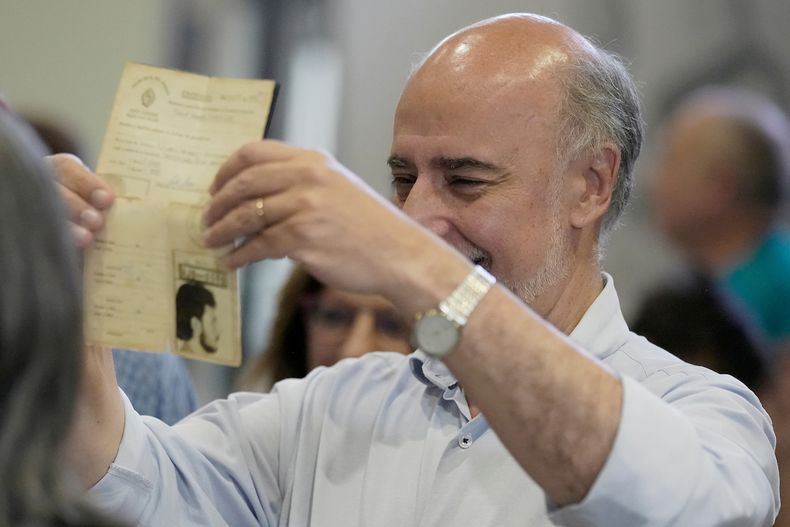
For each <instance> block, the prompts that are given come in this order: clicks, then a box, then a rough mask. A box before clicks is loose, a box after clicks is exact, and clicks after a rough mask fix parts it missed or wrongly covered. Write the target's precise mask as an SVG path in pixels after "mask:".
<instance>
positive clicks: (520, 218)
mask: <svg viewBox="0 0 790 527" xmlns="http://www.w3.org/2000/svg"><path fill="white" fill-rule="evenodd" d="M421 73H422V72H418V73H417V74H416V75H415V77H414V78H412V79H411V80H410V82H409V84H408V85H407V87H406V89H405V90H404V93H403V95H402V97H401V100H400V103H399V105H398V109H397V111H396V115H395V125H394V134H393V145H392V151H391V157H390V161H389V164H390V167H391V171H392V176H393V190H394V194H395V195H394V199H395V202H396V203H397V204H398V205H399V206H400V207H401V208H402V209H403V210H404V211H405V212H406V213H407V214H408V215H409V216H411V217H413V218H414V219H416V220H417V221H418V222H420V223H421V224H422V225H424V226H425V227H427V228H429V229H431V230H432V231H433V232H435V233H436V234H438V235H439V236H441V237H442V238H443V239H445V240H446V241H447V242H449V243H450V244H451V245H453V246H454V247H455V248H456V249H458V250H459V251H461V252H462V253H463V254H465V255H466V256H467V257H469V258H470V260H472V261H473V262H475V263H479V264H481V265H483V266H484V267H486V268H488V269H489V270H490V271H491V272H492V273H493V274H494V275H495V276H497V278H498V279H499V280H500V281H502V282H504V283H505V284H506V285H507V286H509V287H510V288H511V289H512V290H513V291H514V292H515V293H516V294H517V295H518V296H519V297H521V298H522V299H523V300H524V301H526V302H528V303H530V304H531V305H532V306H533V308H535V309H536V310H537V311H538V312H542V311H543V308H548V307H549V306H550V304H551V301H550V300H549V301H548V302H546V301H544V302H541V300H540V299H539V298H538V297H540V296H541V295H543V294H544V293H546V292H547V290H549V289H550V288H551V287H552V286H553V285H555V284H556V283H558V282H559V281H561V280H562V279H563V278H564V277H565V276H566V275H567V271H568V266H569V265H570V264H569V258H568V252H569V250H570V249H569V243H570V242H569V229H568V223H567V221H565V220H564V217H565V215H564V212H563V210H564V208H565V207H564V204H563V200H562V196H563V186H562V183H561V182H562V181H563V179H562V177H561V172H562V170H561V169H562V167H561V166H560V165H559V163H558V161H557V159H556V156H555V152H556V143H555V137H556V135H555V134H556V130H555V122H554V115H555V108H556V104H557V100H556V99H555V97H556V89H557V88H556V85H555V81H553V80H545V79H544V80H534V79H533V80H530V81H528V82H523V81H522V82H518V83H516V82H514V81H512V79H507V78H501V79H496V78H485V79H481V78H478V77H476V76H474V75H470V76H468V77H464V78H463V79H464V80H463V82H459V79H458V78H457V77H456V78H454V79H452V81H448V80H447V79H445V78H443V76H442V75H432V74H430V73H428V74H422V75H421ZM536 298H538V300H537V302H536V301H535V300H536Z"/></svg>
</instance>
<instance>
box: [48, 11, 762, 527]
mask: <svg viewBox="0 0 790 527" xmlns="http://www.w3.org/2000/svg"><path fill="white" fill-rule="evenodd" d="M641 134H642V130H641V121H640V115H639V104H638V100H637V94H636V90H635V88H634V85H633V82H632V80H631V78H630V77H629V75H628V73H627V71H626V70H625V68H624V67H623V66H622V65H621V63H620V62H619V61H618V60H617V59H616V58H615V57H613V56H611V55H609V54H608V53H606V52H604V51H602V50H600V49H597V48H596V47H595V46H593V45H592V44H591V43H590V42H589V41H588V40H586V39H585V38H583V37H582V36H580V35H579V34H578V33H576V32H575V31H573V30H572V29H570V28H568V27H566V26H564V25H562V24H559V23H557V22H555V21H553V20H549V19H546V18H542V17H537V16H533V15H509V16H504V17H499V18H495V19H491V20H486V21H483V22H480V23H478V24H476V25H474V26H471V27H468V28H465V29H462V30H461V31H459V32H457V33H455V34H453V35H451V36H450V37H448V38H447V39H445V40H444V41H443V42H441V43H440V44H439V45H438V46H437V47H436V48H435V49H434V50H433V51H432V52H431V54H430V55H429V56H428V57H427V58H426V59H425V61H424V62H423V63H422V64H421V65H420V66H419V68H418V69H417V70H416V71H415V72H414V74H413V75H412V76H411V78H410V79H409V80H408V82H407V84H406V87H405V89H404V91H403V94H402V97H401V99H400V102H399V104H398V108H397V111H396V116H395V126H394V140H393V144H392V150H391V155H390V157H389V165H390V167H391V170H392V179H393V186H394V189H395V194H396V195H395V204H394V205H393V204H391V203H389V202H388V201H386V200H384V199H382V198H380V197H378V196H377V195H376V194H375V193H374V192H373V191H371V190H370V189H369V188H368V187H367V186H365V185H364V184H363V183H362V182H361V181H360V180H359V179H358V178H357V177H356V176H355V175H353V174H351V173H350V172H349V171H348V170H346V169H345V168H344V167H342V166H341V165H340V164H338V163H337V162H336V161H334V160H333V159H332V158H331V157H329V156H328V155H326V154H324V153H321V152H314V151H306V150H302V149H299V148H296V147H292V146H288V145H285V144H282V143H277V142H273V141H260V142H257V143H254V144H250V145H247V146H245V147H243V148H241V149H240V150H239V151H238V152H236V153H235V154H234V155H232V156H231V157H230V159H228V161H227V162H226V163H225V164H224V165H223V166H222V168H221V169H220V170H219V172H218V174H217V176H216V179H215V181H214V183H213V185H212V187H211V188H210V192H211V193H212V195H213V199H212V201H211V203H210V205H209V207H208V209H207V210H206V214H205V218H204V220H205V223H206V225H207V229H206V232H205V242H206V244H207V245H208V246H211V247H214V246H220V245H223V244H225V243H227V242H229V241H232V240H234V239H238V238H240V237H246V239H247V242H246V243H245V244H244V245H242V246H240V247H239V248H237V249H236V250H235V251H234V252H233V253H231V254H230V255H228V257H227V260H226V263H227V264H228V265H229V266H231V267H239V266H242V265H244V264H246V263H248V262H251V261H254V260H258V259H262V258H273V257H281V256H286V255H287V256H289V257H292V258H294V259H296V260H298V261H300V262H302V263H303V264H304V265H305V266H306V267H307V269H308V270H309V271H310V272H311V273H313V274H314V275H316V276H317V277H318V278H319V279H321V280H322V281H324V282H326V283H329V284H331V285H333V286H336V287H341V288H345V289H351V290H354V291H357V292H364V293H377V294H380V295H382V296H384V297H385V298H387V299H388V300H390V301H391V302H392V303H393V304H394V305H395V306H396V307H397V308H398V309H399V310H400V312H401V313H402V314H403V315H404V316H407V317H412V318H414V319H415V324H414V326H415V329H414V335H413V337H414V340H415V343H416V344H417V345H418V346H419V349H418V351H416V352H415V353H414V354H412V355H410V356H403V355H399V354H394V353H373V354H369V355H366V356H365V357H363V358H361V359H353V360H348V361H342V362H341V363H339V364H338V365H336V366H334V367H332V368H319V369H318V370H315V371H314V372H313V373H311V374H310V375H309V376H308V377H307V378H306V379H303V380H286V381H283V382H281V383H279V384H278V385H277V386H276V387H275V389H274V391H273V393H271V394H268V395H260V394H236V395H233V396H231V397H230V398H229V399H228V400H225V401H218V402H215V403H213V404H211V405H209V406H207V407H206V408H204V409H203V410H201V411H198V412H197V413H196V414H193V415H192V416H191V417H189V418H187V419H186V420H184V421H182V422H181V423H180V424H178V425H177V426H175V427H172V428H171V427H167V426H164V425H162V424H161V423H159V422H156V421H154V420H150V419H147V418H141V417H139V416H138V415H137V414H135V412H134V411H133V409H132V408H130V407H129V405H128V404H126V402H125V401H124V400H123V398H122V396H121V395H119V392H118V390H117V388H116V387H115V384H114V381H113V380H112V379H111V376H110V375H109V374H105V372H109V371H110V370H109V368H108V362H109V359H108V358H107V357H106V356H105V355H99V354H94V355H91V356H90V357H91V358H90V360H89V361H88V362H89V365H88V372H87V375H88V377H89V379H90V381H91V382H90V383H88V388H86V396H85V401H84V403H83V404H82V406H81V408H82V414H81V415H80V417H81V420H80V421H79V422H78V423H77V427H76V430H75V437H76V438H80V441H74V442H73V447H72V448H71V450H70V455H71V456H72V459H73V461H74V463H75V464H76V465H77V467H78V469H79V473H80V475H81V476H82V478H83V480H84V481H85V482H86V483H87V484H91V483H94V482H97V481H98V483H96V484H95V486H94V487H93V489H92V494H93V496H94V498H95V499H97V500H98V501H99V502H101V503H102V504H103V505H104V506H105V507H106V508H107V509H109V510H112V511H114V512H115V513H116V514H118V515H120V516H122V517H125V518H128V519H130V520H131V521H133V522H137V523H140V524H143V525H178V524H181V525H185V524H189V525H196V524H201V525H232V526H245V525H313V526H335V525H343V526H362V525H376V526H403V525H425V526H433V525H492V526H509V525H514V526H515V525H531V526H548V525H568V526H571V525H585V526H590V525H592V526H602V527H603V526H606V527H611V526H615V525H617V526H621V525H622V526H636V525H655V526H658V525H662V526H663V525H683V526H692V525H693V526H695V527H700V526H713V525H754V526H758V525H759V526H767V525H770V524H771V523H772V521H773V518H774V516H775V515H776V511H777V509H778V500H777V492H778V476H777V469H776V461H775V458H774V454H773V444H774V436H773V432H772V430H771V425H770V421H769V419H768V417H767V415H766V414H765V413H764V411H763V410H762V408H761V406H760V403H759V401H758V400H757V399H756V397H755V396H754V395H753V394H752V393H751V392H749V390H747V389H746V388H745V387H744V386H743V385H741V384H740V383H738V382H737V381H735V380H733V379H732V378H728V377H723V376H719V375H716V374H713V373H711V372H709V371H707V370H702V369H700V368H696V367H693V366H690V365H688V364H685V363H683V362H680V361H679V360H677V359H675V358H673V357H672V356H671V355H669V354H668V353H666V352H664V351H662V350H660V349H658V348H656V347H655V346H652V345H651V344H649V343H648V342H647V341H645V340H644V339H642V338H641V337H638V336H636V335H634V334H632V333H630V332H629V330H628V327H627V326H626V324H625V322H624V321H623V318H622V315H621V313H620V308H619V304H618V300H617V294H616V292H615V289H614V281H613V279H612V277H611V276H609V275H607V274H605V273H603V271H602V269H601V267H600V261H599V254H600V248H601V243H602V238H604V237H605V236H606V234H607V233H608V232H609V231H610V230H611V228H612V227H613V226H614V225H615V224H616V222H617V218H618V216H619V214H620V213H621V211H622V209H623V207H624V205H625V202H626V201H627V198H628V194H629V189H630V187H631V171H632V168H633V165H634V161H635V159H636V157H637V154H638V152H639V147H640V142H641ZM61 181H62V182H63V185H64V193H65V194H66V196H67V201H68V203H69V204H70V208H71V210H72V214H73V217H74V218H75V219H78V218H79V217H80V216H79V213H80V211H81V210H84V209H86V208H89V207H91V203H90V199H91V196H92V193H93V192H96V191H98V190H102V191H103V192H107V191H108V190H109V189H108V188H107V187H106V186H105V185H104V183H101V182H100V181H99V180H98V179H97V178H96V177H95V176H94V175H93V174H90V173H89V172H87V171H86V170H85V169H84V168H80V167H78V166H76V165H69V166H65V167H62V169H61ZM261 212H263V214H261ZM96 228H100V227H99V226H91V227H88V228H85V226H77V227H75V229H76V230H77V231H78V232H79V233H80V235H81V236H80V240H81V242H82V243H89V242H90V237H91V235H92V232H91V230H92V229H94V230H95V229H96ZM494 277H496V278H494ZM495 282H496V283H495Z"/></svg>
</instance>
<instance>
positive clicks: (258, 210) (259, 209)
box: [255, 198, 266, 229]
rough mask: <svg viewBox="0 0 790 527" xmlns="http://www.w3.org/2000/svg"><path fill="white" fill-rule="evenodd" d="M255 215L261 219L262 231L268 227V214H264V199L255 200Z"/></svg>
mask: <svg viewBox="0 0 790 527" xmlns="http://www.w3.org/2000/svg"><path fill="white" fill-rule="evenodd" d="M255 214H256V215H257V216H258V218H260V221H261V229H263V228H264V227H266V214H265V213H264V212H263V198H258V199H256V200H255Z"/></svg>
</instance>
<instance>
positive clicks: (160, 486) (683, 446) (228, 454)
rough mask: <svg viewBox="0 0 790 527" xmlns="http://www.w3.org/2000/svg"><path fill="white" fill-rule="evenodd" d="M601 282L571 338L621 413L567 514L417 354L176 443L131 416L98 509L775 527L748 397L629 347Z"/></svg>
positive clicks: (196, 516)
mask: <svg viewBox="0 0 790 527" xmlns="http://www.w3.org/2000/svg"><path fill="white" fill-rule="evenodd" d="M606 278H607V284H606V286H605V287H604V290H603V292H602V293H601V294H600V296H599V297H598V298H597V299H596V300H595V302H594V303H593V305H592V306H591V307H590V308H589V310H588V311H587V313H586V314H585V315H584V317H583V318H582V320H581V321H580V323H579V324H578V326H577V327H576V328H575V329H574V331H573V333H572V334H571V338H572V339H573V340H574V341H576V342H577V343H578V344H579V345H581V346H582V347H583V348H585V349H586V350H587V351H588V352H590V353H591V354H594V355H595V356H597V357H598V358H599V359H600V360H601V361H603V362H604V363H606V364H607V365H608V366H610V367H611V368H613V369H614V370H616V371H617V372H619V373H620V374H621V375H622V378H623V386H624V401H623V410H622V416H621V421H620V427H619V430H618V432H617V436H616V438H615V442H614V445H613V448H612V451H611V453H610V455H609V458H608V460H607V461H606V463H605V465H604V467H603V469H602V471H601V473H600V474H599V476H598V478H597V480H596V481H595V483H594V485H593V487H592V489H591V491H590V492H589V494H588V495H587V497H586V498H585V499H584V500H583V501H582V502H581V503H579V504H577V505H573V506H569V507H565V508H559V509H555V508H553V507H552V505H551V503H549V501H548V500H547V497H546V495H545V494H544V493H543V491H542V490H541V489H540V488H539V487H538V486H537V485H536V484H535V482H534V481H532V479H531V478H530V477H529V476H528V475H527V474H526V473H525V472H524V471H523V470H522V469H521V468H520V466H519V465H518V464H517V463H516V462H515V461H514V460H513V458H512V457H511V456H510V454H509V453H508V452H507V450H506V449H505V448H504V447H503V445H502V444H501V443H500V441H499V439H498V438H497V436H496V434H495V433H494V432H493V431H492V430H491V429H490V428H489V426H488V424H487V422H486V420H485V417H484V416H482V415H478V416H477V417H476V418H474V419H470V414H469V408H468V406H467V404H466V400H465V398H464V396H463V392H462V390H461V389H460V388H459V387H458V384H457V383H456V382H455V379H454V378H453V376H452V375H451V374H450V372H449V371H448V370H447V369H446V368H445V367H444V365H443V364H442V363H441V362H440V361H436V360H433V359H431V358H428V357H427V356H426V355H424V354H422V353H421V352H419V351H418V352H416V353H414V354H412V355H411V356H403V355H398V354H395V353H373V354H369V355H366V356H365V357H363V358H361V359H356V360H355V359H351V360H345V361H342V362H340V363H339V364H337V365H336V366H334V367H332V368H321V369H319V370H316V371H314V372H312V373H311V374H310V375H309V376H308V377H307V378H306V379H303V380H286V381H282V382H280V383H278V384H277V385H276V386H275V389H274V391H273V392H272V393H271V394H253V393H239V394H235V395H233V396H231V397H230V398H229V399H227V400H222V401H217V402H215V403H212V404H210V405H208V406H206V407H205V408H203V409H202V410H199V411H198V412H197V413H195V414H193V415H191V416H190V417H188V418H186V419H184V420H183V421H181V422H180V423H179V424H177V425H176V426H174V427H169V426H167V425H165V424H163V423H161V422H159V421H157V420H155V419H151V418H148V417H143V418H141V417H140V416H138V415H137V414H136V413H135V412H134V411H133V409H132V408H131V406H130V405H128V404H127V405H126V429H125V431H124V435H123V439H122V442H121V447H120V450H119V452H118V456H117V458H116V460H115V463H113V464H112V465H111V467H110V469H109V471H108V473H107V474H106V475H105V477H104V478H103V479H102V480H101V481H100V482H99V483H98V484H97V485H96V486H95V487H94V489H93V490H92V493H93V496H94V497H95V499H96V500H97V501H98V502H99V503H101V504H102V507H103V508H105V509H107V510H108V511H112V512H113V513H114V514H118V515H120V516H122V517H124V518H127V519H128V520H130V521H131V522H133V523H137V524H140V525H152V526H168V527H169V526H177V525H184V526H187V525H189V526H194V525H211V526H224V525H227V526H233V527H243V526H253V525H271V526H274V525H278V526H286V525H290V526H308V525H310V526H343V527H356V526H376V527H390V526H391V527H395V526H397V527H403V526H412V525H421V526H439V525H464V526H466V525H474V526H496V527H508V526H525V525H529V526H533V527H542V526H551V525H564V526H600V527H620V526H623V527H637V526H656V527H658V526H662V527H663V526H667V525H677V526H683V527H707V526H714V525H720V526H723V525H738V526H741V527H746V526H769V525H771V524H772V523H773V519H774V517H775V515H776V512H777V511H778V507H779V497H778V488H779V477H778V469H777V465H776V459H775V457H774V442H775V441H774V434H773V431H772V429H771V423H770V420H769V418H768V416H767V415H766V414H765V412H764V411H763V410H762V408H761V406H760V403H759V401H758V400H757V398H756V397H755V396H754V395H753V394H752V393H751V392H750V391H749V390H747V389H746V387H744V386H743V385H742V384H741V383H740V382H738V381H737V380H735V379H733V378H732V377H728V376H722V375H718V374H715V373H713V372H711V371H709V370H706V369H703V368H699V367H695V366H691V365H688V364H685V363H683V362H681V361H679V360H678V359H676V358H675V357H673V356H672V355H670V354H669V353H666V352H664V351H663V350H661V349H659V348H657V347H655V346H653V345H651V344H650V343H648V342H647V341H646V340H645V339H643V338H641V337H639V336H637V335H635V334H633V333H631V332H629V330H628V328H627V326H626V324H625V321H624V320H623V317H622V314H621V313H620V307H619V303H618V300H617V294H616V293H615V290H614V284H613V282H612V279H611V277H608V276H607V277H606ZM524 433H525V434H528V433H530V432H529V430H525V431H524ZM579 447H580V448H584V445H583V444H582V445H579Z"/></svg>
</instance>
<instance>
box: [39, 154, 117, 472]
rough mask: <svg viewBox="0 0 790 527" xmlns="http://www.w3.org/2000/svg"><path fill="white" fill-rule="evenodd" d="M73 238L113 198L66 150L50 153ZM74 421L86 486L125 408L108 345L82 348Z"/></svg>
mask: <svg viewBox="0 0 790 527" xmlns="http://www.w3.org/2000/svg"><path fill="white" fill-rule="evenodd" d="M48 159H49V162H50V163H51V164H52V168H53V169H54V171H55V176H56V178H57V181H58V184H59V187H60V193H61V196H63V200H64V203H65V204H66V209H67V212H68V217H69V221H70V223H71V227H72V232H73V234H74V240H75V243H76V244H77V246H79V247H80V248H83V249H84V248H85V247H87V246H88V245H89V244H90V243H91V242H92V241H93V237H94V235H95V233H96V232H98V231H99V230H100V229H101V228H102V227H103V226H104V212H106V211H107V210H108V209H109V207H110V206H111V205H112V203H113V200H114V199H115V197H114V195H113V192H112V190H111V189H110V187H109V185H107V183H105V182H104V181H103V180H102V179H101V178H100V177H99V176H97V175H96V174H94V173H93V172H91V171H90V169H88V167H86V166H85V165H84V164H83V163H82V161H80V160H79V158H77V157H76V156H73V155H71V154H56V155H53V156H50V157H49V158H48ZM83 359H84V362H83V375H82V380H81V384H80V394H79V398H78V400H77V405H76V411H75V418H74V423H73V425H72V430H71V433H70V435H69V438H68V440H67V442H66V456H67V458H68V460H69V462H70V464H71V466H72V467H73V468H74V470H75V471H76V473H77V475H78V476H79V478H80V481H81V482H82V483H83V485H84V486H85V487H89V486H91V485H93V484H94V483H95V482H96V481H98V480H99V479H100V478H101V477H102V476H103V475H104V474H105V473H106V472H107V467H109V466H110V463H112V461H113V460H114V459H115V455H116V453H117V452H118V445H119V444H120V442H121V436H122V435H123V429H124V409H123V401H122V400H121V396H120V393H119V391H118V384H117V383H116V380H115V370H114V367H113V360H112V352H111V350H110V349H99V348H92V347H86V349H85V352H84V356H83Z"/></svg>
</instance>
